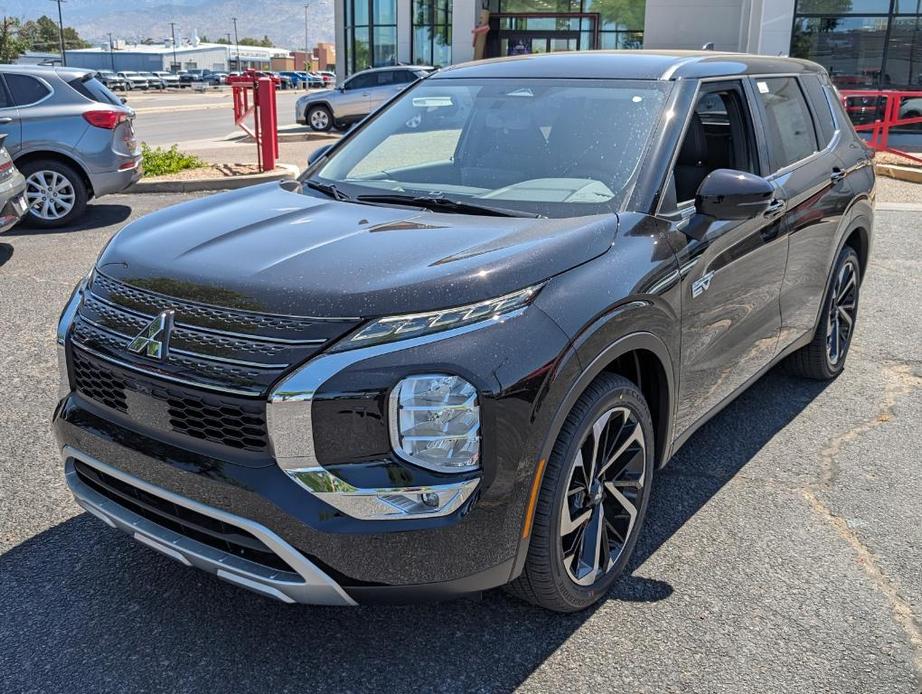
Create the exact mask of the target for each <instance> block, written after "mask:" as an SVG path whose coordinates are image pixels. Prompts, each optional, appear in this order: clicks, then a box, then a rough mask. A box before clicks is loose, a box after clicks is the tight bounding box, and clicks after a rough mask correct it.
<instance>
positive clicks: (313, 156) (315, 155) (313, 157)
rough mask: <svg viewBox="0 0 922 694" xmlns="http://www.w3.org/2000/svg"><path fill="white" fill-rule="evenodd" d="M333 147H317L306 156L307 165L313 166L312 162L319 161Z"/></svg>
mask: <svg viewBox="0 0 922 694" xmlns="http://www.w3.org/2000/svg"><path fill="white" fill-rule="evenodd" d="M332 146H333V145H323V147H318V148H317V149H315V150H314V151H313V152H311V153H310V154H308V155H307V165H308V166H313V164H314V162H316V161H317V160H318V159H320V158H321V157H322V156H323V155H324V154H326V153H327V152H328V151H330V147H332Z"/></svg>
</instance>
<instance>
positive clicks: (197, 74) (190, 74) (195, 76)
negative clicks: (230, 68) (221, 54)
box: [179, 69, 222, 87]
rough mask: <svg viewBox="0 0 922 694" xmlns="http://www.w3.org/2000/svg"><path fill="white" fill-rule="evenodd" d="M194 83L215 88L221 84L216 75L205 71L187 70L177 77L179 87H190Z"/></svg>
mask: <svg viewBox="0 0 922 694" xmlns="http://www.w3.org/2000/svg"><path fill="white" fill-rule="evenodd" d="M196 82H201V83H203V84H205V85H208V86H215V85H218V84H221V83H222V78H221V77H220V75H219V74H218V73H216V72H213V71H212V70H207V69H195V70H188V71H186V72H185V73H184V74H181V75H180V76H179V86H180V87H191V86H192V85H193V83H196Z"/></svg>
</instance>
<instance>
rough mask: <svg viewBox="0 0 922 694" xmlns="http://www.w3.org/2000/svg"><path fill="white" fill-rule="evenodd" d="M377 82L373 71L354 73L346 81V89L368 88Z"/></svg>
mask: <svg viewBox="0 0 922 694" xmlns="http://www.w3.org/2000/svg"><path fill="white" fill-rule="evenodd" d="M377 83H378V80H377V77H376V76H375V74H374V73H372V74H370V75H356V76H355V77H353V78H352V79H351V80H349V81H348V82H346V89H368V87H370V86H372V85H374V84H377Z"/></svg>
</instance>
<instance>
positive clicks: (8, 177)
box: [0, 133, 27, 232]
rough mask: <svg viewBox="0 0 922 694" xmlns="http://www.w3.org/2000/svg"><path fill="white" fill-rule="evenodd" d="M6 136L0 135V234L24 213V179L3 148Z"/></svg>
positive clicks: (25, 206)
mask: <svg viewBox="0 0 922 694" xmlns="http://www.w3.org/2000/svg"><path fill="white" fill-rule="evenodd" d="M5 139H6V135H5V134H3V133H0V232H4V231H6V230H7V229H9V228H11V227H12V226H13V225H15V224H16V223H17V222H18V221H19V220H20V219H22V217H23V215H25V213H26V208H27V205H26V179H25V177H24V176H23V175H22V174H21V173H20V172H19V171H18V170H17V169H16V165H15V164H14V163H13V159H12V158H11V157H10V155H9V152H7V151H6V148H5V147H4V146H3V141H4V140H5Z"/></svg>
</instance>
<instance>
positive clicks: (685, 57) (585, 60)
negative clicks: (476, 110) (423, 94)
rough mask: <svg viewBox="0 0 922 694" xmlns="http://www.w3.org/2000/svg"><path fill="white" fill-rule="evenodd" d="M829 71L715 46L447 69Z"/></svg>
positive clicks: (694, 73)
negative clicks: (708, 49) (720, 48)
mask: <svg viewBox="0 0 922 694" xmlns="http://www.w3.org/2000/svg"><path fill="white" fill-rule="evenodd" d="M801 72H824V70H823V68H822V67H821V66H819V65H817V64H816V63H811V62H810V61H809V60H799V59H797V58H782V57H774V56H767V55H751V54H747V53H720V52H716V51H678V50H676V51H665V50H623V51H575V52H564V53H542V54H537V55H519V56H512V57H509V58H493V59H491V60H480V61H476V62H472V63H463V64H461V65H453V66H451V67H447V68H444V69H443V70H441V71H440V72H438V73H436V74H435V75H433V79H439V78H446V77H455V78H457V77H511V78H516V77H522V78H525V77H548V78H574V77H581V78H589V79H606V78H609V79H610V78H617V79H672V80H675V79H700V78H703V77H723V76H732V75H745V74H750V75H765V74H777V73H786V74H790V73H801Z"/></svg>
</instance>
